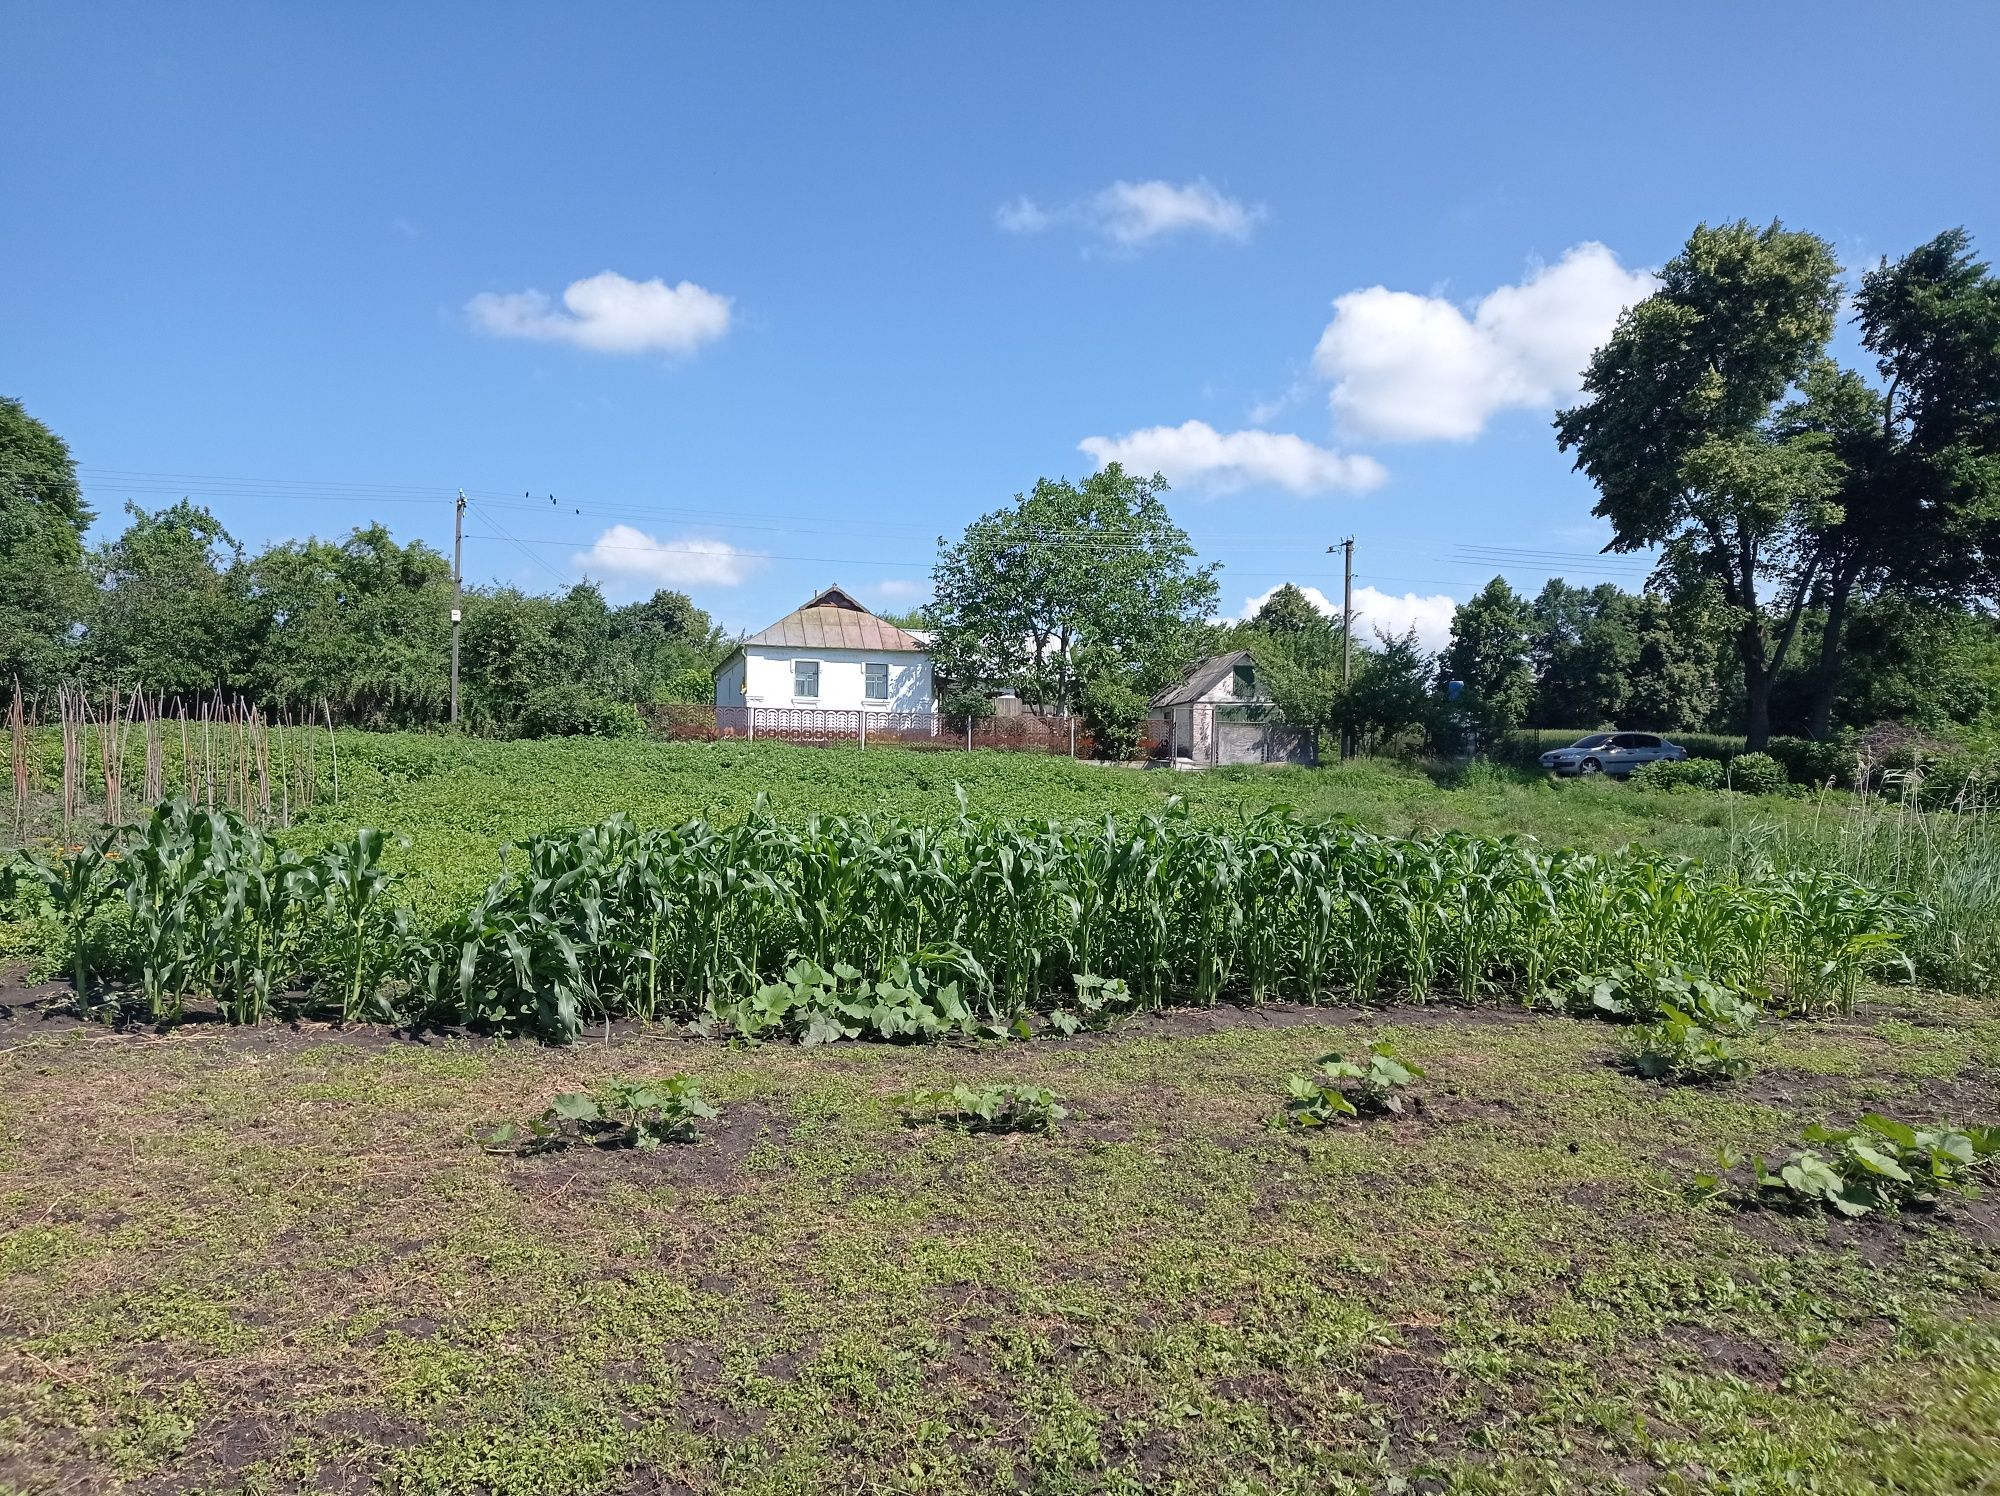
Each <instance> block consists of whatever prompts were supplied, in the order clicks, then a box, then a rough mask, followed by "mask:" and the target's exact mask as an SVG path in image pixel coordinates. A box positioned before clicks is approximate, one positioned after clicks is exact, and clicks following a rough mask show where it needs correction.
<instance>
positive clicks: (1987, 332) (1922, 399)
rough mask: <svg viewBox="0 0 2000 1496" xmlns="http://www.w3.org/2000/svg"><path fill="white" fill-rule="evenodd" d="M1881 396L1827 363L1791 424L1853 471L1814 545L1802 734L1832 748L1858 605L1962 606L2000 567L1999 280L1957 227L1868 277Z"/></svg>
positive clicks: (1986, 590) (1865, 287)
mask: <svg viewBox="0 0 2000 1496" xmlns="http://www.w3.org/2000/svg"><path fill="white" fill-rule="evenodd" d="M1854 305H1855V321H1856V322H1857V323H1858V324H1859V326H1860V328H1861V336H1862V342H1863V344H1864V345H1865V346H1866V347H1867V349H1868V350H1869V352H1871V353H1872V354H1874V355H1875V367H1876V370H1877V372H1878V373H1879V375H1880V376H1881V381H1882V383H1881V387H1880V388H1879V389H1876V388H1872V387H1870V386H1869V385H1868V384H1867V382H1866V381H1864V380H1863V379H1861V378H1860V377H1859V376H1858V375H1855V374H1852V373H1849V372H1846V371H1844V370H1840V369H1837V368H1835V367H1834V366H1832V365H1831V364H1830V363H1826V364H1822V365H1821V366H1820V367H1818V368H1817V369H1815V370H1814V371H1813V373H1812V375H1811V376H1809V377H1808V379H1807V381H1806V383H1805V390H1804V396H1803V398H1802V399H1801V400H1799V401H1798V402H1796V404H1795V405H1794V407H1793V408H1792V409H1791V411H1790V412H1788V419H1789V421H1790V423H1791V425H1792V427H1793V429H1795V430H1797V431H1800V432H1813V433H1818V434H1820V435H1822V436H1823V437H1824V438H1825V439H1826V440H1828V441H1829V442H1830V443H1831V445H1832V446H1833V447H1834V449H1835V450H1836V451H1837V452H1838V453H1839V455H1840V458H1841V460H1842V463H1843V466H1844V470H1845V481H1844V482H1843V484H1842V486H1841V489H1840V492H1839V494H1838V495H1837V496H1836V497H1837V503H1838V517H1837V519H1836V520H1835V522H1834V523H1832V524H1830V525H1828V526H1827V527H1826V528H1825V530H1824V532H1823V533H1822V535H1821V536H1820V537H1819V540H1820V548H1821V558H1820V570H1821V575H1822V578H1823V581H1822V591H1821V605H1822V606H1823V608H1824V610H1825V618H1824V621H1823V623H1822V626H1821V629H1820V644H1819V656H1818V663H1817V667H1816V678H1815V681H1814V686H1813V694H1812V702H1811V707H1810V711H1809V718H1808V723H1807V729H1808V731H1809V732H1810V733H1811V734H1812V736H1814V737H1816V738H1824V737H1826V736H1827V734H1828V732H1829V730H1830V728H1831V725H1832V716H1833V707H1834V696H1835V693H1836V691H1837V690H1838V688H1839V684H1840V675H1841V655H1842V650H1843V645H1844V642H1845V623H1846V619H1847V610H1848V605H1849V602H1850V600H1851V599H1853V598H1854V597H1856V596H1860V595H1867V594H1869V593H1874V592H1881V591H1885V590H1886V591H1893V592H1896V593H1899V594H1902V595H1905V596H1910V597H1917V598H1923V599H1928V600H1931V601H1933V602H1947V603H1951V604H1955V605H1958V606H1963V605H1965V604H1966V603H1968V602H1969V601H1971V600H1972V599H1973V598H1975V597H1979V596H1983V595H1990V594H1991V593H1992V591H1993V589H1994V582H1995V580H1996V564H1995V563H1996V556H2000V278H1996V277H1995V276H1994V275H1993V274H1991V272H1990V271H1989V270H1988V267H1987V266H1986V265H1985V264H1984V263H1982V262H1981V261H1980V260H1978V259H1977V258H1976V257H1975V256H1974V254H1973V252H1972V241H1971V239H1970V237H1969V236H1968V235H1967V234H1966V233H1965V231H1964V230H1962V229H1952V230H1950V231H1948V232H1946V233H1943V234H1940V235H1938V236H1937V237H1936V238H1935V239H1933V240H1931V241H1930V242H1929V243H1928V244H1924V245H1921V246H1920V247H1918V248H1917V249H1915V250H1912V251H1911V252H1910V253H1909V254H1907V255H1905V256H1903V258H1902V259H1900V260H1897V261H1895V262H1894V263H1893V264H1892V263H1890V262H1889V261H1887V260H1884V261H1882V262H1881V263H1880V264H1878V265H1877V267H1876V268H1875V269H1874V270H1871V271H1870V272H1868V273H1867V274H1866V275H1865V276H1863V277H1862V281H1861V289H1860V291H1859V293H1858V294H1857V295H1856V297H1855V301H1854Z"/></svg>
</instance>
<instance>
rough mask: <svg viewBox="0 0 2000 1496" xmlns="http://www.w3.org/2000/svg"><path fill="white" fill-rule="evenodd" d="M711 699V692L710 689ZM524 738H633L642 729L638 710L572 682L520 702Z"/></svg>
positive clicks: (542, 689) (544, 689)
mask: <svg viewBox="0 0 2000 1496" xmlns="http://www.w3.org/2000/svg"><path fill="white" fill-rule="evenodd" d="M710 694H711V698H712V697H713V691H712V690H711V693H710ZM517 731H518V732H519V733H520V735H521V736H522V737H524V738H636V737H639V736H641V735H642V734H643V733H644V731H645V723H644V722H642V721H641V720H640V717H639V709H638V708H637V707H635V706H633V705H632V704H631V703H629V702H624V701H610V700H607V699H606V698H604V697H602V696H599V695H597V694H596V693H595V692H593V691H592V690H591V689H590V687H588V686H585V685H581V684H578V683H577V682H574V681H568V682H564V683H561V684H558V685H552V686H538V687H537V688H536V689H535V690H533V691H530V692H529V693H528V696H527V699H526V700H525V701H524V702H522V704H521V718H520V722H519V723H518V725H517Z"/></svg>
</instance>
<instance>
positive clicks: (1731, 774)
mask: <svg viewBox="0 0 2000 1496" xmlns="http://www.w3.org/2000/svg"><path fill="white" fill-rule="evenodd" d="M1787 782H1788V781H1787V780H1786V778H1785V769H1784V765H1782V764H1780V763H1779V762H1778V761H1777V760H1776V759H1774V758H1772V757H1771V756H1770V755H1769V754H1768V753H1739V754H1737V755H1736V757H1734V758H1732V759H1731V760H1730V761H1729V770H1728V783H1729V787H1730V788H1731V789H1733V790H1738V791H1740V792H1741V793H1743V794H1746V795H1776V794H1779V793H1781V792H1782V791H1783V790H1784V788H1785V785H1786V783H1787Z"/></svg>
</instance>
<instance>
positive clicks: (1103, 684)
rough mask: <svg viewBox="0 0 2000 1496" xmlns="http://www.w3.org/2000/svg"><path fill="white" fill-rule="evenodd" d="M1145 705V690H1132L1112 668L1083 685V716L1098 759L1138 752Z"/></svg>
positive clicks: (1124, 756) (1144, 717) (1130, 754)
mask: <svg viewBox="0 0 2000 1496" xmlns="http://www.w3.org/2000/svg"><path fill="white" fill-rule="evenodd" d="M1146 707H1147V700H1146V696H1145V693H1144V692H1141V691H1135V690H1133V689H1132V687H1131V686H1129V685H1128V684H1126V682H1125V681H1123V680H1122V679H1120V678H1119V677H1118V676H1117V675H1116V674H1114V673H1112V672H1111V671H1105V672H1103V673H1101V674H1099V675H1097V676H1095V677H1094V678H1092V679H1091V680H1090V681H1089V682H1088V683H1087V684H1086V685H1085V686H1084V688H1083V701H1082V716H1083V720H1084V722H1085V723H1086V724H1087V725H1088V726H1089V728H1090V736H1091V739H1092V741H1094V742H1095V743H1096V744H1097V756H1098V757H1099V758H1130V757H1131V756H1132V755H1133V754H1135V753H1137V752H1138V751H1139V740H1140V738H1141V737H1142V736H1143V727H1144V724H1145V719H1146Z"/></svg>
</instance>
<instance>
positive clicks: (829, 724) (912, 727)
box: [643, 706, 1097, 758]
mask: <svg viewBox="0 0 2000 1496" xmlns="http://www.w3.org/2000/svg"><path fill="white" fill-rule="evenodd" d="M643 710H644V712H645V715H646V720H647V722H648V724H649V725H650V726H651V728H652V730H653V731H654V732H656V733H658V734H659V735H660V736H661V737H664V738H673V739H677V740H681V741H699V742H713V741H716V740H718V739H721V738H744V739H755V738H776V739H779V740H781V741H783V742H787V743H804V744H809V745H811V746H814V747H824V748H832V747H850V746H851V747H855V748H867V747H868V746H869V745H870V744H881V745H885V746H886V745H894V746H895V747H898V748H916V749H927V750H933V751H936V752H940V753H949V752H951V751H952V750H953V749H956V750H958V751H959V752H961V753H962V752H964V751H966V750H967V749H972V748H999V749H1005V750H1010V751H1013V752H1017V753H1052V754H1057V755H1059V756H1061V757H1064V758H1091V757H1094V756H1095V755H1096V752H1097V742H1096V740H1095V739H1094V738H1092V737H1091V735H1090V730H1089V729H1088V728H1087V727H1085V726H1084V724H1083V720H1082V719H1081V718H1079V717H1036V716H1027V715H1023V716H1019V717H948V716H945V715H944V714H943V713H940V712H860V711H855V712H829V711H813V710H809V709H806V708H802V707H775V706H749V707H744V706H650V707H646V708H644V709H643Z"/></svg>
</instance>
